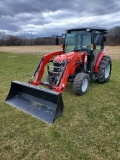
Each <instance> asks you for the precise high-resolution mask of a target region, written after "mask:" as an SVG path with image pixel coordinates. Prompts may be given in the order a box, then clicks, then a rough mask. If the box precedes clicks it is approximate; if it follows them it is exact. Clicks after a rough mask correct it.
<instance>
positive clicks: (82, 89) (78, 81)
mask: <svg viewBox="0 0 120 160" xmlns="http://www.w3.org/2000/svg"><path fill="white" fill-rule="evenodd" d="M89 83H90V78H89V75H88V74H86V73H78V74H77V75H76V77H75V78H74V82H73V93H74V94H76V95H78V96H82V95H83V94H85V93H86V92H87V91H88V88H89Z"/></svg>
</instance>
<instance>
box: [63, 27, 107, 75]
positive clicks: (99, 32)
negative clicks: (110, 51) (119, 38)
mask: <svg viewBox="0 0 120 160" xmlns="http://www.w3.org/2000/svg"><path fill="white" fill-rule="evenodd" d="M107 33H108V31H107V29H105V28H93V27H92V28H77V29H69V30H67V31H66V35H65V43H64V48H63V51H64V52H65V53H66V54H67V53H68V54H69V53H70V52H76V51H78V52H82V51H86V52H87V55H88V61H87V71H88V72H89V73H92V71H91V70H92V68H93V65H94V62H95V61H96V58H98V56H99V53H101V52H102V50H103V49H104V42H105V41H106V37H105V35H106V34H107Z"/></svg>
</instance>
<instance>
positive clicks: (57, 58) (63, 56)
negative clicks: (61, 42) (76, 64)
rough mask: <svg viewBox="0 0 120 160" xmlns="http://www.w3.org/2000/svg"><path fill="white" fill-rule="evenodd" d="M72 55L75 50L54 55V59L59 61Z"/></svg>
mask: <svg viewBox="0 0 120 160" xmlns="http://www.w3.org/2000/svg"><path fill="white" fill-rule="evenodd" d="M77 53H78V52H77ZM73 56H75V52H69V53H65V54H62V55H58V56H56V57H55V59H54V60H55V61H56V62H59V61H61V60H69V59H71V58H72V57H73Z"/></svg>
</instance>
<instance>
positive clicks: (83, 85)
mask: <svg viewBox="0 0 120 160" xmlns="http://www.w3.org/2000/svg"><path fill="white" fill-rule="evenodd" d="M87 87H88V79H87V78H85V79H84V80H83V82H82V86H81V89H82V92H85V91H86V90H87Z"/></svg>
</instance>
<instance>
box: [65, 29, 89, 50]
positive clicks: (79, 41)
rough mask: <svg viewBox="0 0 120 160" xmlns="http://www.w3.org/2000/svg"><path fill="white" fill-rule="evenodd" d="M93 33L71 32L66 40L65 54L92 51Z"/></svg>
mask: <svg viewBox="0 0 120 160" xmlns="http://www.w3.org/2000/svg"><path fill="white" fill-rule="evenodd" d="M90 44H91V32H87V31H70V33H67V34H66V38H65V52H72V51H83V50H88V51H90Z"/></svg>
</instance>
